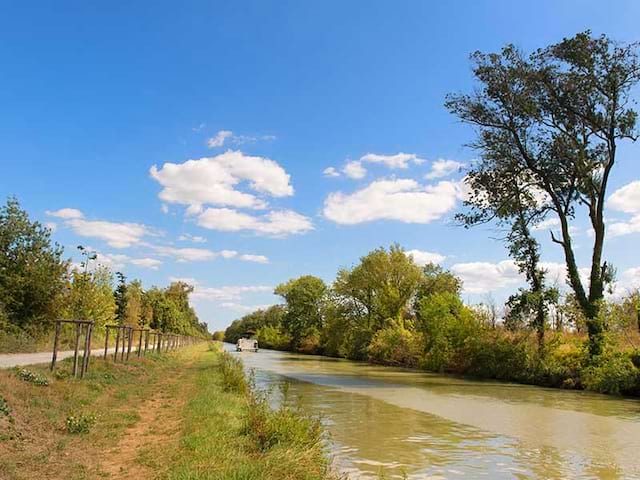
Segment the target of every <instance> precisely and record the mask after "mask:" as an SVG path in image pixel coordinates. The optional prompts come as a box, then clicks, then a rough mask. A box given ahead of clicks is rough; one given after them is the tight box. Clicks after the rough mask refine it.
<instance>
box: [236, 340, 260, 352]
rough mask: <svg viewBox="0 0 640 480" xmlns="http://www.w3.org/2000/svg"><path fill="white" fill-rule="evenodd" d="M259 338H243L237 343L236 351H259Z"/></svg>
mask: <svg viewBox="0 0 640 480" xmlns="http://www.w3.org/2000/svg"><path fill="white" fill-rule="evenodd" d="M257 351H258V340H256V339H255V338H241V339H239V340H238V343H236V352H257Z"/></svg>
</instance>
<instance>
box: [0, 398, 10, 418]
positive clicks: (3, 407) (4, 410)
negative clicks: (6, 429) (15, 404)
mask: <svg viewBox="0 0 640 480" xmlns="http://www.w3.org/2000/svg"><path fill="white" fill-rule="evenodd" d="M0 416H3V417H10V416H11V409H10V408H9V404H8V403H7V401H6V400H5V398H4V397H0Z"/></svg>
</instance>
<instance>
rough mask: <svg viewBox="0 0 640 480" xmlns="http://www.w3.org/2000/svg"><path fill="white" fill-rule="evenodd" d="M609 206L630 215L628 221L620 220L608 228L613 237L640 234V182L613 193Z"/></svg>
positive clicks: (629, 184)
mask: <svg viewBox="0 0 640 480" xmlns="http://www.w3.org/2000/svg"><path fill="white" fill-rule="evenodd" d="M607 206H608V207H609V208H611V209H612V210H617V211H619V212H624V213H630V214H631V215H632V217H631V218H630V219H629V220H627V221H623V220H618V221H615V222H612V223H611V224H610V225H609V226H608V229H607V231H608V233H609V235H611V236H612V237H619V236H621V235H629V234H632V233H640V180H635V181H633V182H631V183H628V184H627V185H625V186H624V187H621V188H619V189H618V190H616V191H615V192H613V193H612V194H611V195H610V196H609V198H608V199H607Z"/></svg>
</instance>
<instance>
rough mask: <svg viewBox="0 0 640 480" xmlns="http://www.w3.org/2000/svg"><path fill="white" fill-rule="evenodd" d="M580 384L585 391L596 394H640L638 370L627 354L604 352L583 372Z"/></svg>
mask: <svg viewBox="0 0 640 480" xmlns="http://www.w3.org/2000/svg"><path fill="white" fill-rule="evenodd" d="M582 382H583V384H584V386H585V387H586V388H587V389H589V390H594V391H596V392H601V393H611V394H614V395H638V394H640V370H639V369H638V367H637V366H636V365H634V363H633V360H632V356H631V355H630V354H629V353H627V352H611V351H605V353H603V354H602V355H600V356H598V357H596V358H595V360H594V361H593V363H592V365H590V366H588V367H587V368H586V369H585V370H584V371H583V378H582Z"/></svg>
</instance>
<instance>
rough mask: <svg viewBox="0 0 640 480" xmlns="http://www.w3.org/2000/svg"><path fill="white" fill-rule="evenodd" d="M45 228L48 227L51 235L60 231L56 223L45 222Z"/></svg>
mask: <svg viewBox="0 0 640 480" xmlns="http://www.w3.org/2000/svg"><path fill="white" fill-rule="evenodd" d="M44 226H45V227H47V228H48V229H49V231H50V232H51V233H53V232H55V231H56V230H57V229H58V224H57V223H56V222H45V224H44Z"/></svg>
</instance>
